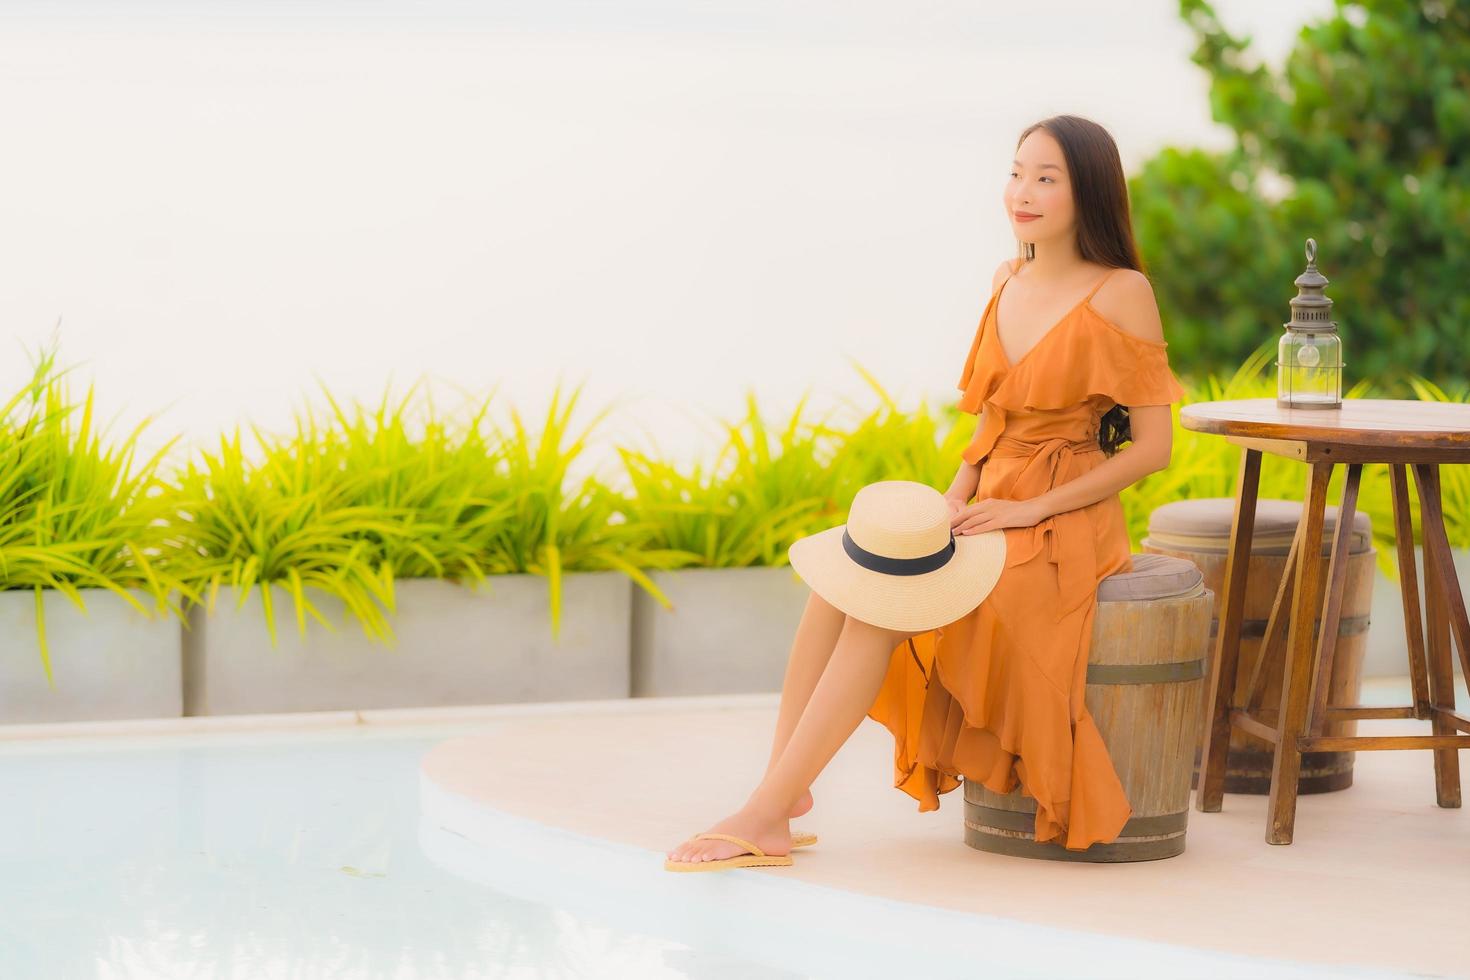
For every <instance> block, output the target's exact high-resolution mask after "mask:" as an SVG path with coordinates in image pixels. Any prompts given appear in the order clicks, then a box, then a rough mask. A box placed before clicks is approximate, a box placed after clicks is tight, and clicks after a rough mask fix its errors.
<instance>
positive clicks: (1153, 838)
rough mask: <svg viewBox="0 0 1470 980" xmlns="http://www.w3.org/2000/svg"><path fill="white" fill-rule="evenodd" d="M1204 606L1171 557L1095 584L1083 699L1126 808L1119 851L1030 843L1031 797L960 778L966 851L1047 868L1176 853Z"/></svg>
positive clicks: (1202, 657) (1200, 699)
mask: <svg viewBox="0 0 1470 980" xmlns="http://www.w3.org/2000/svg"><path fill="white" fill-rule="evenodd" d="M1213 603H1214V594H1213V593H1212V592H1211V591H1210V590H1209V589H1208V588H1206V587H1205V585H1204V576H1203V575H1202V574H1201V573H1200V570H1199V568H1198V567H1197V566H1196V565H1195V564H1194V563H1193V562H1191V561H1187V560H1185V559H1183V558H1174V557H1171V556H1169V555H1152V554H1135V555H1134V556H1133V571H1131V572H1119V573H1118V574H1116V575H1109V576H1108V577H1107V578H1105V579H1103V580H1102V582H1100V583H1099V584H1098V589H1097V613H1096V615H1095V617H1094V619H1093V627H1092V648H1091V650H1090V651H1089V653H1088V658H1087V662H1088V666H1087V693H1086V701H1087V710H1088V711H1089V712H1090V713H1091V714H1092V717H1093V719H1094V720H1095V721H1096V722H1097V726H1098V729H1099V731H1101V732H1102V737H1103V742H1104V744H1106V745H1107V748H1108V755H1109V756H1110V757H1111V758H1112V761H1113V768H1114V769H1116V770H1117V773H1118V778H1119V779H1120V780H1121V781H1122V783H1123V789H1124V792H1125V793H1127V795H1128V802H1129V803H1130V804H1131V805H1132V807H1133V816H1132V817H1131V818H1129V820H1128V822H1127V823H1126V824H1124V826H1123V830H1122V833H1121V834H1120V835H1119V836H1118V839H1117V840H1116V841H1114V842H1111V843H1106V844H1101V843H1099V844H1093V845H1092V846H1091V847H1089V848H1087V849H1086V850H1080V851H1074V850H1069V849H1067V848H1066V847H1065V846H1063V845H1062V844H1060V843H1056V842H1054V841H1046V842H1044V843H1037V841H1036V834H1035V827H1036V800H1035V798H1034V797H1031V796H1026V795H1023V794H1022V792H1021V788H1020V787H1019V786H1017V787H1016V789H1015V790H1014V791H1012V792H1011V793H1007V794H1001V793H992V792H991V791H990V790H988V789H986V788H985V787H984V786H983V785H981V784H980V783H978V782H972V781H970V780H968V779H967V780H964V788H965V843H966V844H969V845H970V846H971V847H974V848H977V849H979V850H982V851H992V852H995V853H998V854H1013V855H1016V856H1018V857H1030V858H1044V859H1048V860H1053V861H1103V862H1122V861H1153V860H1157V859H1159V858H1167V857H1173V856H1174V855H1176V854H1179V853H1181V852H1183V850H1184V833H1185V829H1186V826H1187V824H1188V821H1189V788H1190V774H1191V772H1192V770H1193V751H1194V748H1195V746H1196V744H1197V743H1198V741H1199V738H1200V735H1201V732H1202V728H1203V722H1204V714H1203V710H1202V709H1203V707H1204V688H1205V686H1206V685H1205V681H1206V678H1207V676H1208V675H1207V673H1206V669H1205V668H1206V656H1207V653H1208V649H1209V642H1210V636H1209V630H1210V609H1211V608H1212V607H1213Z"/></svg>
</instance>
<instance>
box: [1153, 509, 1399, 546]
mask: <svg viewBox="0 0 1470 980" xmlns="http://www.w3.org/2000/svg"><path fill="white" fill-rule="evenodd" d="M1337 511H1338V508H1337V506H1336V505H1335V504H1328V505H1327V506H1326V508H1325V509H1324V511H1323V515H1322V554H1324V555H1325V554H1328V553H1329V552H1330V551H1331V550H1332V535H1333V530H1334V528H1336V526H1337ZM1234 516H1235V501H1234V500H1233V499H1232V498H1230V497H1195V498H1193V499H1190V500H1175V501H1171V502H1170V503H1167V504H1163V505H1162V506H1160V507H1158V508H1156V509H1155V510H1154V512H1153V513H1152V514H1150V515H1149V517H1148V534H1149V536H1148V537H1147V538H1145V539H1144V542H1143V543H1144V544H1146V545H1152V546H1154V547H1158V548H1163V549H1166V550H1171V551H1225V550H1227V549H1228V548H1229V546H1230V521H1231V519H1232V518H1233V517H1234ZM1301 516H1302V502H1301V501H1299V500H1278V499H1276V498H1274V497H1258V498H1256V522H1255V529H1254V530H1253V532H1252V533H1251V552H1252V553H1253V554H1267V555H1273V554H1274V555H1284V554H1286V553H1287V551H1289V550H1290V549H1291V539H1292V537H1293V536H1294V535H1295V534H1296V525H1297V522H1298V521H1299V520H1301ZM1372 539H1373V524H1372V521H1371V519H1370V518H1369V517H1368V515H1367V514H1366V513H1364V512H1363V511H1361V510H1356V509H1355V510H1354V513H1353V526H1352V533H1351V535H1350V536H1349V539H1348V552H1349V553H1350V554H1357V553H1359V552H1362V551H1367V550H1368V549H1369V548H1370V547H1372Z"/></svg>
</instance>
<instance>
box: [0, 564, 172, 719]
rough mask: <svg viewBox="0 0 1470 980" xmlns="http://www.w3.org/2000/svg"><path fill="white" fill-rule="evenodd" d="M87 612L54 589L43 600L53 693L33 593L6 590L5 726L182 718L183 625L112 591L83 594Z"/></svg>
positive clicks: (0, 652)
mask: <svg viewBox="0 0 1470 980" xmlns="http://www.w3.org/2000/svg"><path fill="white" fill-rule="evenodd" d="M78 591H79V592H80V593H81V596H82V601H83V602H84V603H85V604H86V606H87V611H86V612H85V613H84V612H82V611H81V610H80V609H78V608H77V607H76V604H75V603H73V602H72V601H71V600H70V599H69V598H67V597H66V596H65V595H63V594H62V593H60V592H57V591H56V590H54V589H46V590H45V591H44V592H43V593H42V600H41V602H42V609H43V612H44V615H45V618H46V646H47V649H48V650H49V651H50V655H51V672H52V675H53V677H54V678H55V686H54V687H53V686H52V685H51V684H50V683H48V682H47V680H46V665H45V664H43V663H42V662H41V646H40V640H39V639H38V637H37V633H36V596H35V593H34V592H32V591H31V590H30V589H14V590H5V591H0V637H4V643H3V644H0V725H14V724H27V723H32V722H58V721H92V720H109V721H111V720H117V719H122V718H177V717H179V716H181V715H182V714H183V711H184V703H183V696H182V693H181V691H182V688H181V682H180V676H181V671H180V650H179V647H180V642H179V621H178V620H177V619H176V618H174V616H173V614H172V613H170V612H168V611H167V610H165V611H164V612H162V613H158V612H153V610H154V601H153V597H152V596H149V595H146V594H145V593H144V592H143V591H142V590H140V589H130V590H129V592H130V593H131V594H132V595H133V597H134V598H135V599H137V600H138V602H139V603H141V604H142V606H143V607H144V608H145V609H148V610H149V611H150V612H152V615H153V618H151V619H150V618H149V617H148V616H147V615H145V614H143V613H140V612H138V610H136V609H134V608H133V607H132V606H130V605H129V604H128V603H127V602H126V601H125V600H124V599H123V598H122V597H121V596H119V595H117V594H116V593H114V592H112V591H110V590H108V589H80V590H78Z"/></svg>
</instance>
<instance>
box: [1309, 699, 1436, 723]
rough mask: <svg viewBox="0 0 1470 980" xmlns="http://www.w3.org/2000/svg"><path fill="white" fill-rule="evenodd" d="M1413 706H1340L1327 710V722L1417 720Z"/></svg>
mask: <svg viewBox="0 0 1470 980" xmlns="http://www.w3.org/2000/svg"><path fill="white" fill-rule="evenodd" d="M1416 717H1418V716H1417V715H1415V714H1414V706H1413V705H1412V704H1405V705H1397V706H1394V707H1384V706H1381V705H1366V704H1340V705H1336V706H1329V707H1328V708H1327V721H1328V722H1329V723H1331V722H1334V721H1350V720H1352V719H1354V718H1359V719H1361V718H1416Z"/></svg>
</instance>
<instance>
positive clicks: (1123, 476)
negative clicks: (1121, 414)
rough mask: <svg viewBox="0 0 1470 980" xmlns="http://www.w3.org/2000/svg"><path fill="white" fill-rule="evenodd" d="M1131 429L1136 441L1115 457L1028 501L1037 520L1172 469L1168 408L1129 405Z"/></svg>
mask: <svg viewBox="0 0 1470 980" xmlns="http://www.w3.org/2000/svg"><path fill="white" fill-rule="evenodd" d="M1128 426H1129V428H1130V429H1132V430H1133V441H1132V442H1130V443H1129V444H1128V445H1127V446H1125V447H1123V448H1122V449H1120V450H1119V451H1118V452H1117V453H1116V454H1115V455H1113V456H1110V457H1108V458H1107V459H1105V460H1103V461H1102V462H1101V463H1099V464H1097V465H1096V466H1094V467H1093V468H1092V469H1090V470H1088V471H1087V472H1086V473H1083V474H1082V475H1081V476H1079V477H1077V478H1076V479H1074V480H1068V481H1067V482H1065V483H1060V484H1058V485H1056V486H1054V487H1052V488H1051V489H1050V490H1048V491H1046V493H1043V494H1040V495H1038V496H1035V497H1032V498H1031V499H1030V500H1028V501H1026V502H1027V503H1028V504H1031V505H1032V506H1033V507H1035V508H1036V515H1037V516H1036V520H1038V521H1044V520H1046V519H1047V518H1048V517H1050V516H1052V515H1053V514H1060V513H1061V512H1062V511H1064V510H1075V509H1076V508H1078V507H1086V506H1087V505H1088V504H1093V503H1096V502H1097V501H1099V500H1102V499H1103V498H1105V497H1108V496H1110V495H1112V494H1115V493H1117V492H1118V491H1120V490H1122V489H1124V488H1125V487H1130V486H1132V485H1133V484H1135V483H1137V482H1138V481H1139V480H1140V479H1142V478H1143V477H1145V476H1148V475H1149V474H1150V473H1154V472H1157V471H1158V470H1162V469H1164V468H1165V467H1167V466H1168V465H1169V457H1170V456H1171V455H1172V452H1173V441H1174V417H1173V413H1172V412H1171V411H1170V409H1169V406H1168V405H1130V406H1129V407H1128Z"/></svg>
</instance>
